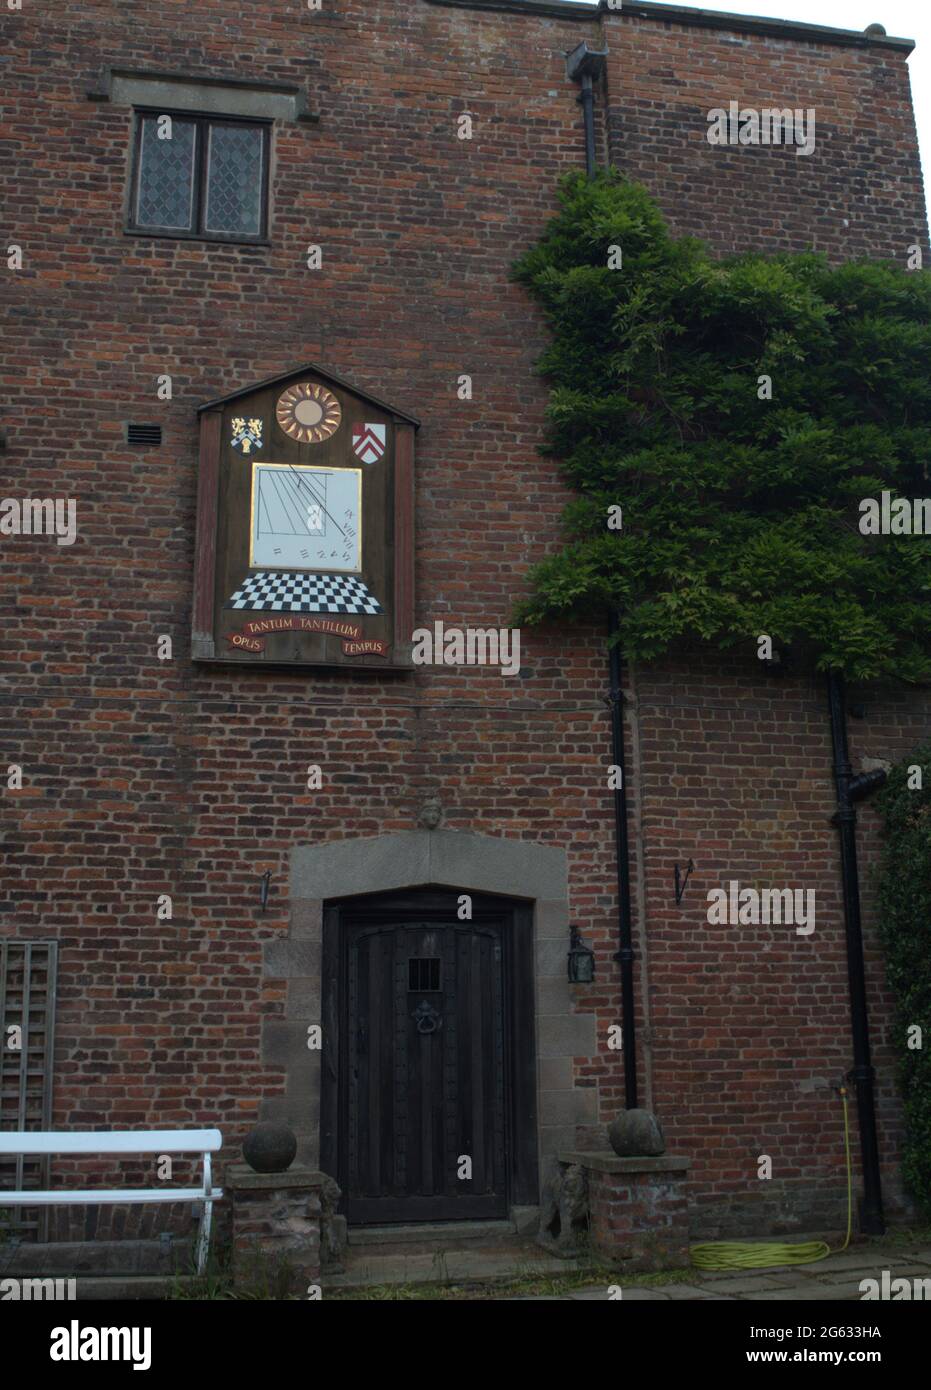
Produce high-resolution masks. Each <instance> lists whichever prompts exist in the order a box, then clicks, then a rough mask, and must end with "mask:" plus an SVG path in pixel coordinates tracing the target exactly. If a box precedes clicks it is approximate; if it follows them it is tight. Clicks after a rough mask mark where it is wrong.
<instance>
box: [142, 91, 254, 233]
mask: <svg viewBox="0 0 931 1390" xmlns="http://www.w3.org/2000/svg"><path fill="white" fill-rule="evenodd" d="M269 133H270V125H269V124H268V123H267V122H254V121H237V120H231V119H229V118H225V117H224V118H216V117H210V116H192V115H189V114H187V115H185V114H178V115H174V114H171V113H168V112H154V111H153V112H141V111H140V112H137V114H136V145H135V159H134V168H133V183H132V189H133V192H132V206H131V210H130V220H129V226H128V228H127V230H128V231H131V232H139V233H142V232H148V233H149V234H151V235H154V236H172V237H197V238H201V239H207V240H211V241H262V240H264V238H265V236H266V228H267V193H268V155H269Z"/></svg>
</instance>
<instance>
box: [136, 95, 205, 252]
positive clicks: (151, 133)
mask: <svg viewBox="0 0 931 1390" xmlns="http://www.w3.org/2000/svg"><path fill="white" fill-rule="evenodd" d="M165 128H166V127H164V125H163V129H165ZM195 129H196V127H195V125H194V122H193V121H182V120H179V119H178V118H177V117H175V116H173V117H171V138H170V139H160V138H159V122H158V118H157V117H154V116H148V117H146V118H145V119H144V120H143V122H142V133H141V138H140V143H139V192H138V199H137V208H136V223H137V225H138V226H140V227H162V228H170V229H172V230H179V231H189V230H190V228H191V224H192V222H193V216H194V213H193V209H194V139H195Z"/></svg>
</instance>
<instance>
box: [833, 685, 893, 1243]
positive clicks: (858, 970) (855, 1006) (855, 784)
mask: <svg viewBox="0 0 931 1390" xmlns="http://www.w3.org/2000/svg"><path fill="white" fill-rule="evenodd" d="M828 703H829V707H830V711H831V742H832V744H833V748H834V782H835V785H836V788H837V811H836V812H835V814H834V816H833V818H832V819H833V822H834V824H835V825H836V826H837V830H838V834H839V836H840V863H841V878H842V882H843V889H844V931H845V933H846V936H847V979H848V982H849V987H850V1026H851V1032H852V1033H853V1069H852V1071H851V1072H850V1073H849V1076H848V1080H850V1081H852V1082H853V1084H854V1087H855V1089H856V1093H857V1115H858V1118H859V1127H860V1155H861V1158H862V1163H863V1201H862V1202H861V1204H860V1229H861V1230H862V1231H864V1232H866V1233H867V1234H868V1235H882V1234H883V1232H884V1231H885V1229H886V1226H885V1222H884V1220H883V1198H882V1186H881V1183H880V1174H879V1144H878V1142H877V1139H876V1108H875V1104H874V1099H873V1082H874V1080H875V1077H876V1073H875V1072H874V1070H873V1064H872V1061H871V1059H870V1025H869V1018H868V1016H867V1009H866V974H865V970H864V966H863V932H862V928H861V923H860V877H859V873H858V871H857V831H856V825H857V812H856V802H858V801H861V800H862V799H863V797H864V796H867V795H868V794H869V793H870V792H871V791H873V790H874V789H875V788H876V787H878V786H880V785H881V784H882V783H883V782H884V781H885V780H886V774H885V772H884V771H883V770H882V769H881V768H879V769H877V770H876V771H875V772H863V773H860V775H859V776H857V777H855V776H854V775H853V769H852V767H851V766H850V753H849V751H848V747H847V699H846V690H845V685H844V678H843V676H842V675H841V674H840V673H839V672H837V671H829V672H828Z"/></svg>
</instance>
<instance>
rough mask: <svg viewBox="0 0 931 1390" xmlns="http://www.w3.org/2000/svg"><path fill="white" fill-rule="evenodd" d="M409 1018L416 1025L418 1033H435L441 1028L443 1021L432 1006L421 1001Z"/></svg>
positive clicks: (423, 1000) (424, 1000)
mask: <svg viewBox="0 0 931 1390" xmlns="http://www.w3.org/2000/svg"><path fill="white" fill-rule="evenodd" d="M411 1018H412V1019H413V1020H414V1022H415V1023H416V1024H417V1032H418V1033H436V1032H437V1031H438V1030H439V1029H440V1028H442V1026H443V1019H442V1017H441V1015H440V1014H438V1013H437V1011H436V1009H435V1008H434V1007H433V1005H432V1004H428V1003H427V1001H426V999H421V1001H420V1003H419V1004H418V1005H417V1007H416V1009H415V1010H414V1012H413V1013H412V1014H411Z"/></svg>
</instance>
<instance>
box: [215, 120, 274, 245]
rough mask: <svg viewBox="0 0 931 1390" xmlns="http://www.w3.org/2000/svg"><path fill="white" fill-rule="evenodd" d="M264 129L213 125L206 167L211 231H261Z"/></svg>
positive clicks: (239, 233) (254, 233) (227, 233)
mask: <svg viewBox="0 0 931 1390" xmlns="http://www.w3.org/2000/svg"><path fill="white" fill-rule="evenodd" d="M263 148H264V140H263V132H262V130H261V129H257V128H256V127H255V126H239V125H212V126H211V127H210V146H209V157H208V168H207V209H206V216H205V218H204V226H205V228H206V230H207V231H208V232H218V233H225V234H226V235H236V234H238V235H240V236H258V235H259V233H260V232H261V230H262V172H263V171H262V159H263Z"/></svg>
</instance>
